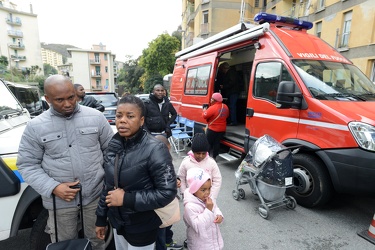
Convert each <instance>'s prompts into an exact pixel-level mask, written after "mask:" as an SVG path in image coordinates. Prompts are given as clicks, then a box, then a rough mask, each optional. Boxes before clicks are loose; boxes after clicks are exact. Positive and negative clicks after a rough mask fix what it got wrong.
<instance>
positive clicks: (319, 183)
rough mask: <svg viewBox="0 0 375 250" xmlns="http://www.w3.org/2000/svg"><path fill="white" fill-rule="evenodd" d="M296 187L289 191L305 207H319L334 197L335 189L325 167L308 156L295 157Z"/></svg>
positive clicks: (299, 155) (298, 155)
mask: <svg viewBox="0 0 375 250" xmlns="http://www.w3.org/2000/svg"><path fill="white" fill-rule="evenodd" d="M293 167H294V171H293V172H294V177H293V182H294V186H293V187H292V188H289V189H287V191H286V192H287V194H289V195H291V196H293V197H294V198H295V199H296V200H297V203H298V204H299V205H301V206H303V207H318V206H322V205H324V204H325V203H327V202H328V201H329V200H330V199H331V198H332V196H333V187H332V182H331V179H330V176H329V174H328V171H327V169H326V167H325V165H324V164H323V163H322V162H321V161H320V160H319V159H317V158H316V157H314V156H312V155H308V154H296V155H294V156H293Z"/></svg>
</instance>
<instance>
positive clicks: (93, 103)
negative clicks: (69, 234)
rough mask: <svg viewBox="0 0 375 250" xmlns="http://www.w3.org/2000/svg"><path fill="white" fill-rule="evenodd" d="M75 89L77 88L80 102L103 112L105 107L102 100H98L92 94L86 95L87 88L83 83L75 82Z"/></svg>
mask: <svg viewBox="0 0 375 250" xmlns="http://www.w3.org/2000/svg"><path fill="white" fill-rule="evenodd" d="M74 89H75V90H76V95H77V99H78V103H79V104H81V105H83V106H87V107H90V108H94V109H97V110H99V111H100V112H103V111H104V110H105V107H104V106H103V105H101V104H100V102H98V100H96V99H95V97H93V96H90V95H88V96H86V92H85V89H84V88H83V86H82V85H81V84H78V83H76V84H74Z"/></svg>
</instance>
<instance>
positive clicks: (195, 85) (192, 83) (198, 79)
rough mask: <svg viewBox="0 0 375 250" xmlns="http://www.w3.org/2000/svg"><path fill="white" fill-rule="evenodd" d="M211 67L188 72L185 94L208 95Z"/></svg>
mask: <svg viewBox="0 0 375 250" xmlns="http://www.w3.org/2000/svg"><path fill="white" fill-rule="evenodd" d="M210 71H211V65H204V66H201V67H198V68H192V69H189V70H188V73H187V79H186V83H185V94H188V95H206V94H207V92H208V91H207V90H208V83H209V81H210Z"/></svg>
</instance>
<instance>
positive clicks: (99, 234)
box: [95, 227, 106, 240]
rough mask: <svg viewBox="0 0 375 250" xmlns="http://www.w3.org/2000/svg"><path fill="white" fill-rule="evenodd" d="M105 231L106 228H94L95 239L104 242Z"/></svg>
mask: <svg viewBox="0 0 375 250" xmlns="http://www.w3.org/2000/svg"><path fill="white" fill-rule="evenodd" d="M105 229H106V227H96V228H95V232H96V237H97V238H98V239H101V240H104V238H105V231H106V230H105Z"/></svg>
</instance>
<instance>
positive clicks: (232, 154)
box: [219, 149, 242, 161]
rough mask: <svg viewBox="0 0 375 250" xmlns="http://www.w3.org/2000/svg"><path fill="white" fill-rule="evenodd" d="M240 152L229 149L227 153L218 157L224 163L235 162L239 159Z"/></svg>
mask: <svg viewBox="0 0 375 250" xmlns="http://www.w3.org/2000/svg"><path fill="white" fill-rule="evenodd" d="M241 155H242V154H241V152H239V151H236V150H233V149H229V151H228V153H223V154H219V157H221V158H223V159H224V160H226V161H235V160H238V159H240V158H241Z"/></svg>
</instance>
